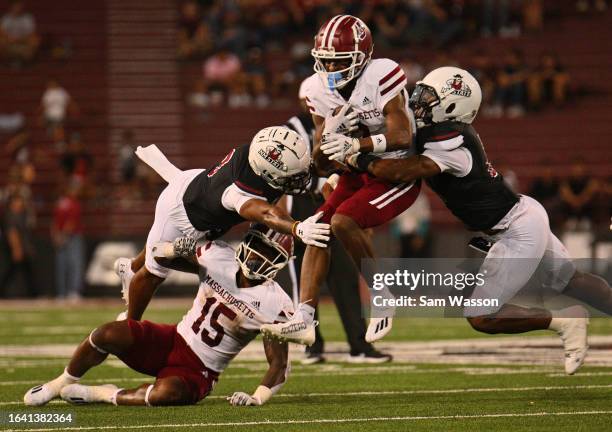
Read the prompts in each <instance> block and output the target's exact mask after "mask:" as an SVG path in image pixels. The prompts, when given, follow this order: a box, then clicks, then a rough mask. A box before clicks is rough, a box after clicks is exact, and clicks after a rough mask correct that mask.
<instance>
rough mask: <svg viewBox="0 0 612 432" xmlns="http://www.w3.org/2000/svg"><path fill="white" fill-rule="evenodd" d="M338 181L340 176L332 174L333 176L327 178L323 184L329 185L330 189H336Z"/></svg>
mask: <svg viewBox="0 0 612 432" xmlns="http://www.w3.org/2000/svg"><path fill="white" fill-rule="evenodd" d="M339 181H340V176H339V175H338V174H336V173H334V174H332V175H330V176H329V178H328V179H327V181H326V182H325V183H327V184H328V185H330V186H331V188H332V189H336V186H338V182H339Z"/></svg>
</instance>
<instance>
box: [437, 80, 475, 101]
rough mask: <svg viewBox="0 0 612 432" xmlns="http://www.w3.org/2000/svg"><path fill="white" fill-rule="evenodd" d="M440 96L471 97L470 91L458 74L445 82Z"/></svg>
mask: <svg viewBox="0 0 612 432" xmlns="http://www.w3.org/2000/svg"><path fill="white" fill-rule="evenodd" d="M442 94H443V95H447V94H453V95H457V96H464V97H470V96H471V95H472V89H471V88H470V87H469V86H468V85H467V84H466V83H465V82H464V81H463V77H462V76H461V75H460V74H456V75H453V77H452V78H451V79H449V80H448V81H446V85H445V86H444V87H442Z"/></svg>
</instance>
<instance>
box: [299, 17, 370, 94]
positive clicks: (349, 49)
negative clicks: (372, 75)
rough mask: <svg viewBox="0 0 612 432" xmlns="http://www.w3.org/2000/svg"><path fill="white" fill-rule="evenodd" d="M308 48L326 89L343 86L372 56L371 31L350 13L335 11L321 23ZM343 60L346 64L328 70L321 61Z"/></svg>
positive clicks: (315, 68)
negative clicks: (343, 66) (334, 13)
mask: <svg viewBox="0 0 612 432" xmlns="http://www.w3.org/2000/svg"><path fill="white" fill-rule="evenodd" d="M314 39H315V43H314V48H313V49H312V51H311V52H310V53H311V54H312V56H313V57H314V58H315V65H314V70H315V72H317V73H318V74H320V75H322V76H323V77H324V78H325V80H326V81H327V83H328V85H329V88H330V89H337V88H342V87H344V86H345V85H346V84H347V83H348V82H349V81H351V80H352V79H353V78H355V77H356V76H359V73H360V72H361V71H362V70H363V68H364V67H365V66H366V65H367V64H368V62H369V61H370V58H371V57H372V49H373V48H374V43H373V42H372V33H370V29H369V28H368V26H367V25H366V24H365V23H364V22H363V21H361V20H360V19H359V18H357V17H354V16H352V15H336V16H335V17H333V18H332V19H330V20H329V21H327V22H326V23H325V24H323V25H322V26H321V28H320V29H319V31H318V32H317V34H316V36H315V38H314ZM330 60H335V61H347V60H350V62H351V63H350V66H348V67H347V68H344V69H342V70H339V71H334V72H328V71H327V69H326V68H325V62H326V61H330Z"/></svg>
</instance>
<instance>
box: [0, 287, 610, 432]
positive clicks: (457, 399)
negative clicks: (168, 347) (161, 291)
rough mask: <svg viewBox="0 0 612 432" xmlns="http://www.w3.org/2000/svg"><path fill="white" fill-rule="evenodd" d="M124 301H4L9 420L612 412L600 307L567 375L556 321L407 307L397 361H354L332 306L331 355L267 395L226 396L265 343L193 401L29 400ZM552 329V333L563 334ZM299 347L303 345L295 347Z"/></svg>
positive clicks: (550, 418) (446, 426)
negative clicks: (575, 367) (509, 325)
mask: <svg viewBox="0 0 612 432" xmlns="http://www.w3.org/2000/svg"><path fill="white" fill-rule="evenodd" d="M188 304H189V302H188V301H178V302H177V301H167V300H163V299H157V300H156V301H155V303H154V304H153V305H152V307H151V309H150V310H149V311H148V313H147V314H146V316H145V318H147V319H150V320H152V321H159V322H175V321H177V320H178V319H180V317H181V315H182V314H183V313H184V312H185V311H186V310H187V306H188ZM119 310H120V304H119V303H110V304H109V303H106V302H105V303H92V304H85V305H83V306H79V307H73V306H68V305H67V306H62V305H54V304H52V303H50V304H45V303H42V304H39V305H38V306H32V305H30V306H29V307H28V305H27V304H22V303H13V304H8V305H7V304H0V316H2V322H3V326H2V328H0V378H1V379H0V413H1V416H0V418H1V422H0V430H6V431H8V430H15V431H35V430H36V431H47V430H92V431H95V430H121V431H129V430H155V431H179V430H181V431H184V430H206V431H216V430H219V431H220V430H224V431H227V430H229V431H231V430H244V429H245V428H248V430H253V431H278V430H281V429H282V430H283V431H305V430H313V429H315V430H325V431H328V430H329V431H345V430H346V431H349V430H350V431H353V430H356V429H359V430H361V429H364V428H368V429H370V430H375V431H379V430H380V431H397V430H408V429H410V430H419V431H420V430H423V431H440V430H444V431H462V430H470V431H480V430H487V431H490V430H496V431H503V430H530V431H546V430H550V431H555V432H558V431H579V430H585V431H586V430H601V429H602V428H603V425H604V424H607V423H609V422H610V420H611V419H612V406H611V405H610V400H611V397H610V396H611V395H612V338H611V337H610V335H612V321H610V320H606V319H594V320H592V325H591V334H592V335H594V336H595V337H593V338H591V341H590V343H591V346H592V350H591V353H590V356H589V357H588V358H587V362H586V366H585V367H584V368H583V369H581V371H580V372H579V373H578V374H577V375H576V376H573V377H567V376H565V375H564V374H563V373H562V372H563V370H562V369H563V368H562V364H561V358H562V351H561V346H560V342H559V341H558V340H557V339H556V338H555V337H551V333H550V332H538V333H535V334H534V335H533V336H530V337H495V338H494V337H490V336H486V335H481V334H478V333H476V332H474V331H473V330H471V329H470V327H469V325H467V323H465V322H464V321H463V320H458V319H421V318H419V319H399V320H396V321H397V324H396V325H395V326H394V329H393V331H392V333H391V334H390V337H389V338H388V339H385V341H384V343H383V344H381V347H384V348H385V349H388V350H390V351H392V352H393V354H394V355H395V356H396V358H397V359H398V360H397V361H395V362H393V363H391V364H389V365H372V366H368V365H349V364H346V363H342V362H339V360H342V359H343V357H344V356H345V354H346V344H345V343H344V342H343V337H342V330H341V326H340V323H339V322H338V319H337V316H336V313H335V310H334V309H333V306H331V305H329V304H324V305H323V307H322V311H321V312H322V313H321V326H322V330H323V333H324V336H325V337H326V342H328V343H327V348H328V351H331V352H330V355H329V360H331V361H329V362H327V363H324V364H321V365H316V366H302V365H300V364H299V363H298V362H296V361H294V362H293V371H292V376H291V378H290V380H289V382H288V383H287V385H286V386H285V387H284V388H283V390H282V393H280V394H279V395H277V396H276V397H275V398H273V400H272V401H271V403H270V404H269V405H266V406H263V407H241V408H234V407H230V406H229V405H228V403H227V402H226V401H225V396H227V395H229V394H231V393H232V392H234V391H248V392H251V391H253V389H254V388H255V387H256V386H257V384H258V382H259V379H260V377H261V376H262V374H263V372H264V371H265V369H266V364H265V362H264V361H263V357H262V352H261V349H260V345H261V344H260V343H259V342H258V341H255V342H253V344H252V346H251V347H250V348H249V350H248V351H247V352H246V353H245V355H243V356H241V357H240V358H239V359H237V361H236V362H234V363H233V364H232V365H231V366H230V368H229V369H228V370H227V371H226V372H225V373H224V374H223V375H222V377H221V380H220V382H219V384H218V385H217V386H216V388H215V390H214V392H213V394H212V395H211V396H210V397H209V398H207V399H206V400H204V401H203V402H201V403H200V404H198V405H196V406H192V407H173V408H151V409H146V408H141V409H139V408H126V407H112V406H103V405H97V406H76V407H75V406H70V405H67V404H65V403H64V402H63V401H54V402H53V403H51V404H49V405H48V406H46V407H41V408H36V409H32V408H28V407H25V406H24V405H23V404H22V402H21V400H22V397H23V394H24V392H25V391H26V390H27V389H28V388H29V387H31V386H33V385H35V384H37V383H42V382H44V381H46V380H48V379H50V378H52V377H55V376H56V375H57V374H58V373H59V372H61V370H62V368H63V366H64V364H65V362H66V357H67V356H69V355H70V352H71V351H72V349H73V347H74V345H75V344H76V343H78V342H79V341H80V340H81V339H82V338H83V337H84V336H85V335H86V334H87V333H89V331H90V330H91V329H92V328H94V327H95V326H97V325H99V324H101V323H103V322H105V321H109V320H111V319H112V318H113V317H114V316H115V315H116V313H117V312H118V311H119ZM553 336H554V335H553ZM294 351H295V353H294V354H293V355H292V356H293V358H294V359H295V358H297V357H299V351H300V350H299V349H298V347H296V348H295V349H294ZM109 360H110V361H107V362H106V364H104V365H103V366H101V367H98V368H96V369H94V370H92V371H91V372H90V373H89V374H88V375H86V377H85V379H84V380H83V382H84V383H92V384H93V383H105V382H110V383H115V384H117V385H119V386H124V387H125V386H136V385H138V384H140V383H143V382H147V381H149V380H150V378H149V377H146V376H142V375H139V374H137V373H135V372H132V371H130V370H128V369H127V368H126V367H124V366H123V365H122V364H121V363H120V362H119V361H117V360H116V359H109ZM34 412H45V413H48V412H58V413H68V412H70V413H72V414H73V416H74V418H75V421H74V422H73V423H72V424H70V425H52V424H38V425H36V424H29V425H27V426H24V425H15V424H12V425H11V424H8V423H7V421H6V420H7V415H8V413H34Z"/></svg>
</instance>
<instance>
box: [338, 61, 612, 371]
mask: <svg viewBox="0 0 612 432" xmlns="http://www.w3.org/2000/svg"><path fill="white" fill-rule="evenodd" d="M480 102H481V90H480V85H479V84H478V81H476V79H475V78H474V77H473V76H472V75H470V74H469V73H468V72H466V71H464V70H462V69H458V68H455V67H443V68H439V69H436V70H434V71H432V72H431V73H429V74H428V75H427V76H426V77H425V78H424V79H423V81H420V82H419V83H417V87H416V89H415V91H414V93H413V94H412V97H411V98H410V105H411V108H412V109H413V111H414V113H415V117H416V118H417V124H418V129H417V136H416V150H417V152H418V153H419V154H418V155H416V156H411V157H409V158H406V159H393V160H391V159H380V158H378V157H377V156H375V155H373V154H363V153H361V154H358V155H357V154H356V155H352V156H350V157H349V158H348V163H349V164H350V165H352V166H353V167H354V168H355V169H358V170H360V171H367V172H368V173H370V174H371V175H374V176H376V177H378V178H381V179H384V180H386V181H392V182H396V183H406V182H412V181H415V180H418V179H426V181H427V184H428V185H429V186H430V187H431V189H432V190H433V191H434V192H436V193H437V194H438V195H439V196H440V198H441V199H442V201H444V203H445V204H446V206H447V207H448V209H449V210H450V211H451V212H452V213H453V214H454V215H455V216H456V217H457V218H459V219H460V220H461V221H462V222H463V223H464V224H465V225H466V227H467V228H468V229H469V230H471V231H482V232H484V234H485V235H487V237H488V238H489V239H490V240H491V241H492V242H493V246H492V247H491V248H490V250H489V251H488V254H487V256H486V259H485V261H484V264H483V265H482V267H481V269H480V273H484V274H485V283H484V285H482V286H477V287H476V288H475V290H474V292H473V294H472V298H475V299H485V298H497V299H499V303H500V305H501V307H499V308H496V307H494V306H493V307H490V308H466V311H465V315H466V317H467V319H468V321H469V322H470V324H471V325H472V327H474V328H475V329H476V330H478V331H481V332H485V333H523V332H527V331H531V330H544V329H550V330H554V331H556V332H558V334H559V335H560V336H561V339H562V340H563V344H564V347H565V371H566V372H567V373H568V374H573V373H574V372H575V371H576V370H577V369H578V368H579V367H580V366H581V365H582V362H583V361H584V358H585V355H586V352H587V348H588V347H587V324H588V319H587V311H586V310H585V309H584V308H583V307H582V306H577V305H576V306H570V307H568V308H565V309H561V310H557V311H551V310H545V309H540V308H533V307H532V308H527V307H521V306H517V305H513V304H511V303H509V301H510V300H511V299H512V298H514V297H515V295H516V294H517V293H518V292H519V291H520V290H521V289H522V288H523V287H525V286H526V285H527V283H528V281H529V280H530V279H531V278H532V276H533V275H534V274H535V275H536V276H538V277H541V278H542V279H538V280H542V282H543V283H542V285H543V286H544V287H546V288H552V289H553V290H555V291H557V292H559V293H563V294H565V295H568V296H570V297H573V298H576V299H578V300H580V301H584V302H586V303H587V304H589V305H591V306H593V307H594V308H597V309H599V310H601V311H602V312H605V313H607V314H611V315H612V290H611V289H610V286H609V285H608V283H607V282H606V281H605V280H603V279H601V278H599V277H598V276H595V275H592V274H588V273H583V272H580V271H577V270H576V268H575V266H574V265H573V263H572V261H571V259H570V257H569V255H568V252H567V250H566V249H565V247H564V246H563V244H562V243H561V242H560V241H559V239H558V238H557V237H556V236H555V235H554V234H553V233H552V232H551V231H550V227H549V224H548V215H547V214H546V210H544V207H542V205H541V204H540V203H539V202H537V201H536V200H534V199H533V198H530V197H528V196H526V195H516V194H515V193H514V192H512V191H511V190H510V189H509V188H508V187H507V186H506V184H505V183H504V181H503V178H502V176H501V174H499V173H498V172H497V171H495V169H494V168H493V166H492V165H491V164H490V163H489V161H488V160H487V156H486V153H485V151H484V147H483V145H482V142H481V141H480V138H479V136H478V134H477V132H476V130H475V129H474V128H473V127H472V126H471V123H472V121H473V120H474V118H475V117H476V114H477V113H478V109H479V108H480ZM536 272H537V273H536Z"/></svg>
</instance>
